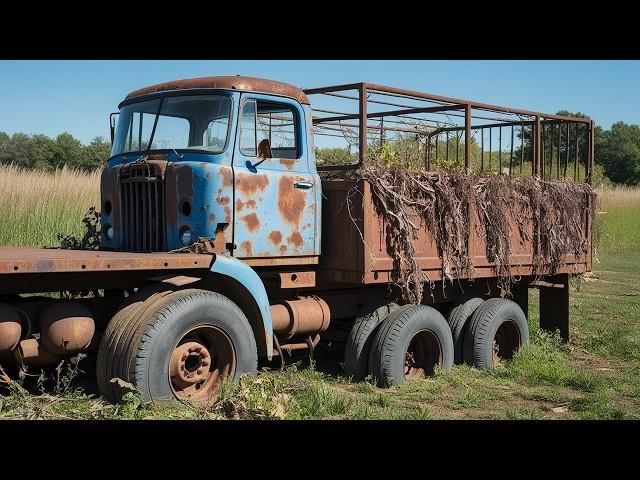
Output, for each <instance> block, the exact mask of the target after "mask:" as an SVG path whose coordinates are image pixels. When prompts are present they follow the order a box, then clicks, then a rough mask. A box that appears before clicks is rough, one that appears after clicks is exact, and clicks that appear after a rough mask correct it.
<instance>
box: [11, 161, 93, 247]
mask: <svg viewBox="0 0 640 480" xmlns="http://www.w3.org/2000/svg"><path fill="white" fill-rule="evenodd" d="M92 205H95V206H96V207H99V205H100V171H99V170H96V171H95V172H93V173H86V172H82V171H79V170H75V169H71V168H66V167H65V168H62V169H59V170H57V171H55V172H53V173H47V172H42V171H33V170H25V169H23V168H19V167H16V166H15V165H0V245H29V246H35V247H41V246H57V245H58V241H57V238H56V235H57V234H58V233H61V232H62V233H66V234H74V235H78V234H81V233H82V232H83V225H82V218H83V217H84V214H85V213H86V211H87V210H88V209H89V207H91V206H92Z"/></svg>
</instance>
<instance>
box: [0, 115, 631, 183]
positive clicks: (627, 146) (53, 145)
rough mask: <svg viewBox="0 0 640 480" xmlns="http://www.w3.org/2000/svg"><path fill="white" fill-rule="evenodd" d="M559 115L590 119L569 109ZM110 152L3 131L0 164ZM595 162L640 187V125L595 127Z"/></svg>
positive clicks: (44, 166) (62, 161)
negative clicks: (607, 127)
mask: <svg viewBox="0 0 640 480" xmlns="http://www.w3.org/2000/svg"><path fill="white" fill-rule="evenodd" d="M558 114H560V115H570V116H576V117H582V118H589V117H587V115H585V114H583V113H580V112H577V113H571V112H568V111H566V110H561V111H559V112H558ZM525 145H526V143H525ZM525 148H526V146H525ZM110 152H111V144H110V142H109V141H107V140H106V139H105V138H104V137H95V138H93V139H92V140H91V142H89V144H88V145H83V144H82V142H80V140H78V139H76V138H75V137H74V136H73V135H71V134H69V133H66V132H65V133H61V134H60V135H58V136H57V137H55V138H50V137H48V136H46V135H28V134H25V133H15V134H13V135H8V134H7V133H4V132H0V164H8V163H13V164H15V165H18V166H21V167H24V168H32V169H39V170H55V169H56V168H60V167H62V166H64V165H67V166H70V167H75V168H79V169H82V170H94V169H96V168H100V167H102V166H103V165H104V164H105V162H106V161H107V159H108V158H109V156H110ZM316 156H317V157H318V160H320V161H324V162H325V163H326V164H330V163H334V162H335V163H351V162H352V161H356V160H355V158H356V157H355V155H354V154H352V153H350V152H347V151H346V150H345V149H340V148H327V149H316ZM347 159H348V161H347ZM595 162H596V165H598V166H599V167H600V168H599V170H602V171H603V172H604V175H605V176H606V178H607V179H609V180H610V181H611V182H613V183H621V184H626V185H640V125H630V124H627V123H625V122H616V123H614V124H613V125H612V126H611V128H610V129H608V130H605V129H603V128H602V127H598V126H596V129H595Z"/></svg>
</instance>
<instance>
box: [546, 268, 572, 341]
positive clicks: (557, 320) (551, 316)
mask: <svg viewBox="0 0 640 480" xmlns="http://www.w3.org/2000/svg"><path fill="white" fill-rule="evenodd" d="M545 280H546V281H548V282H550V283H553V284H554V286H553V287H540V328H542V329H543V330H547V331H548V332H552V333H553V332H555V331H556V329H559V330H560V337H561V338H562V340H563V341H564V342H568V341H569V275H568V274H562V275H554V276H550V277H545ZM560 285H562V287H561V288H559V286H560Z"/></svg>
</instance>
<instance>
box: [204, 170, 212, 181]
mask: <svg viewBox="0 0 640 480" xmlns="http://www.w3.org/2000/svg"><path fill="white" fill-rule="evenodd" d="M204 178H206V179H207V180H209V179H210V178H211V172H207V174H206V175H205V176H204Z"/></svg>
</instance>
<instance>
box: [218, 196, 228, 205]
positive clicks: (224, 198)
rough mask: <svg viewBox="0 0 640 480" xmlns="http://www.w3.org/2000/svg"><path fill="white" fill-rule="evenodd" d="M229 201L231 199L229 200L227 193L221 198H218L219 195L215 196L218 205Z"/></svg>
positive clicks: (226, 203)
mask: <svg viewBox="0 0 640 480" xmlns="http://www.w3.org/2000/svg"><path fill="white" fill-rule="evenodd" d="M230 201H231V200H229V196H228V195H226V196H224V197H222V198H220V197H217V198H216V202H217V203H218V204H220V205H229V202H230Z"/></svg>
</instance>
